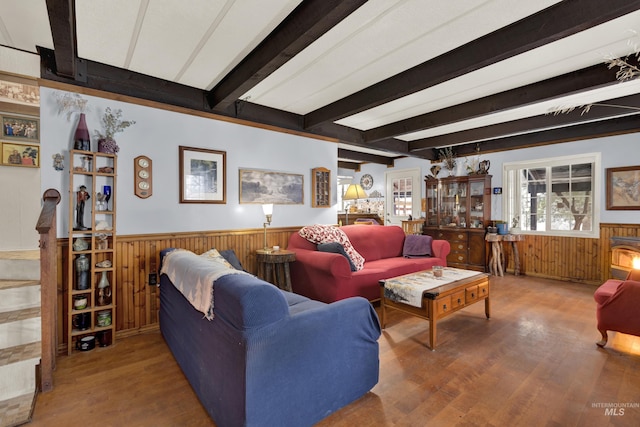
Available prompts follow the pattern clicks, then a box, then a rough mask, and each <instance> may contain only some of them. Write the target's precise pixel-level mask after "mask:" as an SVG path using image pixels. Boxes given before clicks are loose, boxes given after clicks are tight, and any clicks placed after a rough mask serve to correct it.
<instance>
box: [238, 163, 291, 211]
mask: <svg viewBox="0 0 640 427" xmlns="http://www.w3.org/2000/svg"><path fill="white" fill-rule="evenodd" d="M240 203H259V204H265V203H274V204H278V205H302V204H304V176H303V175H301V174H293V173H283V172H273V171H263V170H253V169H240Z"/></svg>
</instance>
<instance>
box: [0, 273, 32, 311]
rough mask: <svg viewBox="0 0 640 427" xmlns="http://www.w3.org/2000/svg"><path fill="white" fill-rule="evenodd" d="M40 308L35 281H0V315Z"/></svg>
mask: <svg viewBox="0 0 640 427" xmlns="http://www.w3.org/2000/svg"><path fill="white" fill-rule="evenodd" d="M33 307H40V284H39V282H37V281H8V280H4V281H0V313H3V312H8V311H15V310H21V309H26V308H33Z"/></svg>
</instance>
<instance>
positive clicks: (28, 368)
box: [0, 357, 40, 400]
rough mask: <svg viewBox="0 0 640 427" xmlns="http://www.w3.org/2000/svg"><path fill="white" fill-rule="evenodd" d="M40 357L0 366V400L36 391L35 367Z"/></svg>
mask: <svg viewBox="0 0 640 427" xmlns="http://www.w3.org/2000/svg"><path fill="white" fill-rule="evenodd" d="M39 363H40V357H35V358H32V359H26V360H20V361H18V362H14V363H11V364H9V365H4V366H0V400H6V399H11V398H13V397H16V396H21V395H23V394H27V393H33V392H34V391H35V390H36V366H37V365H38V364H39Z"/></svg>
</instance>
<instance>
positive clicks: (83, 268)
mask: <svg viewBox="0 0 640 427" xmlns="http://www.w3.org/2000/svg"><path fill="white" fill-rule="evenodd" d="M76 289H77V290H79V291H83V290H85V289H89V258H87V256H86V255H84V254H81V255H78V256H77V257H76Z"/></svg>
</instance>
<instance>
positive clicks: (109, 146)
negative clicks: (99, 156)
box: [98, 138, 120, 154]
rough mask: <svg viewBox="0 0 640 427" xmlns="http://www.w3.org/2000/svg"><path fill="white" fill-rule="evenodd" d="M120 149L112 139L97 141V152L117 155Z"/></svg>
mask: <svg viewBox="0 0 640 427" xmlns="http://www.w3.org/2000/svg"><path fill="white" fill-rule="evenodd" d="M118 151H120V147H118V144H117V143H116V141H115V140H114V139H112V138H100V139H99V140H98V152H100V153H106V154H117V153H118Z"/></svg>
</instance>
